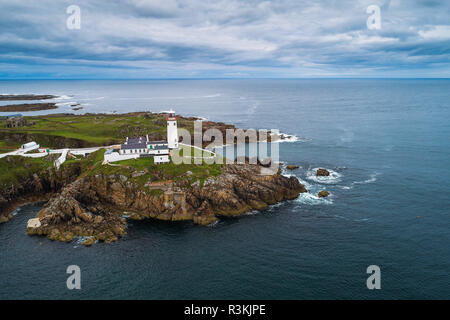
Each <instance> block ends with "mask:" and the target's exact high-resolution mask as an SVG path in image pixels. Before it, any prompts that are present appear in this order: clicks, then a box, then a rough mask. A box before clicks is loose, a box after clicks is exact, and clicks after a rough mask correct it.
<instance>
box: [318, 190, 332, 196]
mask: <svg viewBox="0 0 450 320" xmlns="http://www.w3.org/2000/svg"><path fill="white" fill-rule="evenodd" d="M329 194H330V193H329V192H328V191H326V190H322V191H320V192H319V193H318V196H319V198H325V197H328V195H329Z"/></svg>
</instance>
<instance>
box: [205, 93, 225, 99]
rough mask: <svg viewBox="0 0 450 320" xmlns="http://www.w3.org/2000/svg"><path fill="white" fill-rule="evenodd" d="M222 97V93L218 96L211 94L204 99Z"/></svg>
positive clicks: (217, 94)
mask: <svg viewBox="0 0 450 320" xmlns="http://www.w3.org/2000/svg"><path fill="white" fill-rule="evenodd" d="M221 96H222V94H221V93H216V94H210V95H206V96H203V97H202V98H217V97H221Z"/></svg>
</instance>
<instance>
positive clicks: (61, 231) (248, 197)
mask: <svg viewBox="0 0 450 320" xmlns="http://www.w3.org/2000/svg"><path fill="white" fill-rule="evenodd" d="M261 169H262V167H261V166H260V165H250V164H233V165H226V166H224V167H223V168H222V172H221V174H220V175H218V176H215V177H210V178H208V179H206V180H205V181H204V182H203V183H202V184H201V185H200V184H199V183H191V182H190V181H189V180H183V179H179V180H177V181H175V182H171V183H167V184H164V185H158V186H155V185H151V184H150V185H149V184H146V186H145V187H142V185H141V184H138V183H136V182H133V180H132V179H130V178H128V177H126V176H124V175H121V174H95V175H91V176H87V175H86V176H83V177H81V178H79V179H77V180H76V181H74V182H72V183H71V184H69V185H68V186H66V187H65V188H64V189H63V190H62V192H61V193H60V194H57V195H55V196H54V197H53V198H51V199H50V201H49V202H48V203H47V204H46V205H45V207H44V208H43V209H42V210H41V211H40V212H39V213H38V215H37V216H38V218H39V220H40V224H41V225H40V226H39V227H38V228H28V230H27V231H28V233H29V234H38V235H47V236H48V237H49V238H50V239H55V240H61V241H70V240H72V238H73V237H74V236H87V237H90V239H89V240H88V241H87V244H91V243H92V242H93V241H94V240H95V239H98V240H102V241H105V242H111V241H115V240H116V239H117V236H120V235H122V234H123V233H124V232H125V227H126V219H125V218H124V216H127V217H129V218H130V219H142V218H154V219H160V220H170V221H180V220H190V221H193V222H194V223H196V224H201V225H208V224H211V223H213V222H214V221H216V220H217V217H218V216H236V215H240V214H243V213H245V212H248V211H251V210H255V209H257V210H262V209H265V208H267V207H268V206H269V205H271V204H275V203H277V202H279V201H283V200H288V199H294V198H296V197H297V196H298V195H299V193H300V192H306V189H305V188H304V186H303V185H302V184H300V183H299V181H298V180H297V179H296V178H294V177H290V178H287V177H284V176H282V175H281V174H280V172H276V173H275V174H273V175H261V174H260V172H261Z"/></svg>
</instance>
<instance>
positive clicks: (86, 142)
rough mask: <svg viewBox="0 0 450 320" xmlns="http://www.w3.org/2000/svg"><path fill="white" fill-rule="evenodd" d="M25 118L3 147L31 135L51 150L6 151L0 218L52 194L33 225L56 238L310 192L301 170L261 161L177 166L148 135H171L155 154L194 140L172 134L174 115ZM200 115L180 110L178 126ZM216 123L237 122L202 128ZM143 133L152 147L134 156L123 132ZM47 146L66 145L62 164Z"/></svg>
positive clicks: (4, 130) (5, 136)
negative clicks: (297, 173) (288, 172)
mask: <svg viewBox="0 0 450 320" xmlns="http://www.w3.org/2000/svg"><path fill="white" fill-rule="evenodd" d="M26 118H27V119H26V120H27V121H26V123H27V124H30V125H25V126H22V127H15V128H10V127H7V126H6V125H4V124H3V123H2V124H0V149H2V151H3V152H6V151H11V150H13V149H14V148H17V147H19V146H20V145H21V144H22V147H23V146H28V145H29V144H27V143H26V142H29V141H33V142H34V146H36V148H38V147H39V145H40V146H45V148H47V149H39V151H38V150H37V149H36V150H34V151H32V152H46V154H42V155H41V154H39V155H36V156H34V155H33V156H29V157H26V156H18V155H15V154H13V152H11V153H10V155H7V156H4V155H3V157H1V156H2V155H0V157H1V158H0V168H1V171H0V191H1V193H0V222H6V221H7V220H8V219H10V218H12V216H13V215H12V212H13V210H14V209H15V208H16V207H17V206H18V205H21V204H23V203H26V202H36V201H46V204H45V205H44V207H43V209H42V210H41V211H40V212H39V213H38V214H37V217H36V219H31V220H30V222H29V224H28V227H27V231H28V233H29V234H30V235H46V236H47V237H48V238H50V239H52V240H60V241H71V240H72V239H73V238H74V237H76V236H82V237H86V240H85V241H84V244H85V245H91V244H92V243H93V242H95V241H96V240H101V241H105V242H111V241H115V240H117V238H118V237H119V236H121V235H123V234H124V233H125V231H126V221H127V219H138V220H139V219H143V218H153V219H159V220H169V221H183V220H184V221H192V222H194V223H196V224H200V225H209V224H211V223H214V222H215V221H217V218H218V217H220V216H237V215H240V214H243V213H246V212H249V211H252V210H264V209H266V208H267V207H268V206H269V205H271V204H275V203H277V202H280V201H283V200H287V199H294V198H296V197H297V196H298V195H299V193H300V192H306V189H305V188H304V186H303V185H302V184H300V183H299V181H298V180H297V179H296V178H295V177H290V178H287V177H285V176H283V175H281V171H280V170H278V171H276V172H273V174H271V175H262V174H260V173H261V171H262V170H268V169H269V168H267V165H262V164H260V163H257V164H249V163H245V164H228V165H227V164H216V163H214V164H208V163H207V162H206V161H205V160H202V161H201V163H200V164H194V163H190V164H179V165H176V164H174V163H173V162H171V161H166V160H161V159H162V158H159V157H164V155H158V157H156V156H155V155H152V152H151V151H150V149H152V147H151V146H152V142H151V141H161V140H168V141H167V145H168V146H167V147H164V146H162V147H160V148H158V152H159V150H164V148H168V149H173V148H177V149H181V150H179V152H180V153H181V154H182V153H183V151H184V152H185V150H184V149H183V148H190V147H189V144H190V142H189V141H184V143H187V144H183V146H182V144H181V142H180V146H178V141H177V139H178V137H177V135H173V134H171V133H170V130H169V128H170V126H168V123H169V122H170V120H171V118H170V116H169V118H167V114H161V113H149V112H137V113H128V114H120V115H110V114H85V115H72V114H58V115H47V116H35V117H26ZM196 120H199V119H197V118H192V117H177V118H176V124H178V127H183V128H186V129H187V130H188V131H190V132H192V131H193V128H194V121H196ZM172 122H173V120H172ZM212 127H214V128H218V129H219V130H223V131H225V130H226V129H227V128H234V126H232V125H227V124H224V123H216V122H212V121H204V122H203V129H204V130H207V129H208V128H212ZM143 136H144V137H146V138H145V139H144V140H145V141H147V145H148V149H147V148H142V149H139V150H140V154H138V156H135V157H132V158H130V155H129V154H127V153H126V152H121V149H123V150H127V149H129V148H128V147H127V145H126V143H125V142H124V141H126V139H127V137H141V138H139V142H140V143H141V141H142V139H143V138H142V137H143ZM174 137H175V138H174ZM172 139H173V141H172ZM130 141H131V140H130ZM124 143H125V144H124ZM155 143H156V142H155ZM100 146H109V147H105V148H103V147H102V148H100ZM174 146H175V147H174ZM125 147H127V148H125ZM50 148H52V149H54V150H56V151H54V152H59V151H58V150H62V151H61V152H62V153H65V159H64V160H65V161H64V162H62V164H60V165H58V166H55V160H58V159H60V158H61V154H58V153H52V152H49V150H50ZM55 148H57V149H55ZM70 148H85V149H83V150H84V152H85V153H84V155H80V154H77V153H76V152H73V153H71V152H67V150H70ZM89 148H93V149H92V150H94V149H95V150H96V151H93V152H91V151H90V149H89ZM86 150H89V151H86ZM115 150H118V151H117V152H116V153H117V154H119V155H121V156H123V157H127V156H128V159H125V158H123V159H125V160H122V158H120V159H118V160H119V161H115V162H113V163H109V161H106V160H107V159H108V158H107V157H106V155H105V153H109V154H111V151H113V152H115ZM152 150H153V149H152ZM172 152H173V150H172V151H170V153H171V154H172ZM205 152H206V150H205ZM38 156H39V157H38ZM157 159H159V160H158V162H157ZM164 159H165V158H164ZM116 160H117V159H116ZM160 160H161V161H160Z"/></svg>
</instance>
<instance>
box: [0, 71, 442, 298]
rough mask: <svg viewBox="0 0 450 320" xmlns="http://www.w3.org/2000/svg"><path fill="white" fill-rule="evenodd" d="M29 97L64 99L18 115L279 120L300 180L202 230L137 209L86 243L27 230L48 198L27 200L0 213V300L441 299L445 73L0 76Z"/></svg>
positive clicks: (7, 89) (0, 87)
mask: <svg viewBox="0 0 450 320" xmlns="http://www.w3.org/2000/svg"><path fill="white" fill-rule="evenodd" d="M31 93H33V94H54V95H57V96H58V98H57V99H56V100H54V101H55V102H57V103H58V105H59V108H58V109H55V110H46V111H41V112H27V113H26V114H27V115H36V114H48V113H62V112H64V113H76V114H82V113H87V112H89V113H105V112H107V113H125V112H131V111H153V112H159V111H164V110H168V109H170V108H173V109H174V110H175V111H176V112H177V113H178V114H181V115H184V116H197V117H202V118H205V119H208V120H212V121H221V122H225V123H230V124H234V125H236V126H237V127H239V128H243V129H248V128H253V129H278V130H279V131H280V132H282V133H286V134H288V135H291V138H290V139H289V141H287V142H282V143H279V145H278V147H279V154H280V161H281V162H283V165H282V170H283V174H285V175H287V176H291V175H292V176H295V177H297V178H298V179H299V180H300V182H301V183H303V184H304V185H305V186H306V188H307V190H308V192H307V193H304V194H301V195H300V196H299V197H298V198H297V199H295V200H290V201H285V202H282V203H279V204H277V205H274V206H271V207H270V208H269V209H268V210H265V211H261V212H259V211H253V212H250V213H248V214H246V215H243V216H241V217H237V218H220V220H219V222H218V223H216V224H214V225H211V226H208V227H203V226H197V225H194V224H193V223H189V222H163V221H155V220H143V221H130V222H129V224H128V227H127V234H126V235H125V236H124V237H122V238H120V239H119V240H118V241H117V242H114V243H112V244H104V243H95V244H94V245H93V246H92V247H89V248H86V247H84V246H83V245H82V244H81V242H82V240H83V239H75V240H74V241H72V242H71V243H61V242H53V241H50V240H48V239H47V238H45V237H37V236H33V237H30V236H28V235H27V234H26V230H25V229H26V222H27V220H28V219H30V218H33V217H34V216H35V215H36V213H37V212H38V211H39V210H40V208H41V207H42V205H43V203H39V204H29V205H24V206H22V207H20V208H18V209H17V210H16V211H15V212H14V215H15V216H14V218H13V219H12V220H10V221H9V222H7V223H5V224H1V225H0V299H449V298H450V276H449V272H450V219H449V218H450V197H449V195H450V125H449V122H450V80H449V79H242V80H241V79H239V80H238V79H226V80H220V79H217V80H215V79H207V80H63V81H52V80H29V81H0V94H31ZM7 103H8V104H9V103H20V102H7ZM7 103H6V102H2V104H3V105H4V104H7ZM74 104H79V105H80V106H82V107H83V109H80V110H77V111H74V110H72V109H73V106H72V105H74ZM6 114H9V113H0V115H6ZM286 164H294V165H297V166H299V168H298V169H296V170H292V171H289V170H286V168H285V165H286ZM316 168H326V169H327V170H329V171H330V173H331V174H330V176H329V177H325V178H318V177H316V176H315V174H314V172H315V169H316ZM321 190H327V191H328V192H329V193H330V196H329V197H327V198H319V197H318V196H317V193H318V192H319V191H321ZM70 265H76V266H79V268H80V270H81V289H79V290H77V289H74V290H69V289H68V288H67V279H68V278H69V276H70V274H68V273H67V268H68V266H70ZM369 266H378V267H379V270H380V272H379V276H380V277H379V280H380V289H369V288H368V286H367V280H368V278H369V277H370V276H371V275H372V274H371V273H370V272H369V273H368V267H369ZM369 269H370V268H369Z"/></svg>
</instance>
